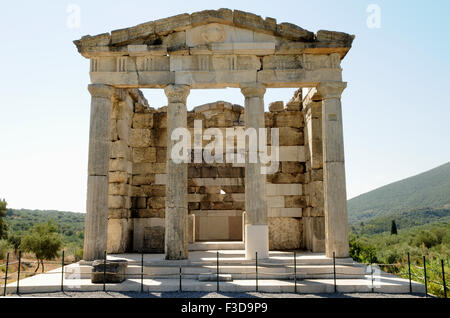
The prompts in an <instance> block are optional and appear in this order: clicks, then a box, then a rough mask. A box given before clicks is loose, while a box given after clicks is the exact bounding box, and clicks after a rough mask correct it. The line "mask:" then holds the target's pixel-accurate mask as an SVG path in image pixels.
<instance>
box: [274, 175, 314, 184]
mask: <svg viewBox="0 0 450 318" xmlns="http://www.w3.org/2000/svg"><path fill="white" fill-rule="evenodd" d="M267 181H269V182H271V183H277V184H285V183H304V182H305V175H304V174H303V173H295V174H292V173H280V172H278V173H276V174H271V175H267Z"/></svg>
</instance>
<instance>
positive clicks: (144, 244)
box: [133, 218, 165, 252]
mask: <svg viewBox="0 0 450 318" xmlns="http://www.w3.org/2000/svg"><path fill="white" fill-rule="evenodd" d="M164 227H165V225H164V219H163V218H139V219H135V220H134V234H133V251H135V252H155V251H159V252H161V248H162V250H164ZM152 228H153V230H152Z"/></svg>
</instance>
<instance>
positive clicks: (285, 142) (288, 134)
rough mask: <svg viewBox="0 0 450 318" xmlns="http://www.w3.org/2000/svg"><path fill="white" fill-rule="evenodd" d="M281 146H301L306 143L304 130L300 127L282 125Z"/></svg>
mask: <svg viewBox="0 0 450 318" xmlns="http://www.w3.org/2000/svg"><path fill="white" fill-rule="evenodd" d="M279 134H280V135H279V136H280V146H297V145H298V146H301V145H303V144H304V138H303V131H302V130H301V129H300V128H292V127H280V128H279Z"/></svg>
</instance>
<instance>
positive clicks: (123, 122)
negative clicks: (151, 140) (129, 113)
mask: <svg viewBox="0 0 450 318" xmlns="http://www.w3.org/2000/svg"><path fill="white" fill-rule="evenodd" d="M130 127H131V120H129V119H118V120H117V123H116V128H117V135H118V138H119V139H120V140H123V141H124V142H125V143H128V139H129V134H130Z"/></svg>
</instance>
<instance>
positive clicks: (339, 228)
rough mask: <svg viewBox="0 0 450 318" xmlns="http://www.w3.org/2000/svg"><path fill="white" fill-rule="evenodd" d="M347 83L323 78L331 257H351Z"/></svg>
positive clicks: (327, 240)
mask: <svg viewBox="0 0 450 318" xmlns="http://www.w3.org/2000/svg"><path fill="white" fill-rule="evenodd" d="M345 87H346V83H343V82H323V83H321V84H320V85H319V86H318V87H317V90H318V92H319V94H320V95H321V97H322V107H323V113H322V139H323V177H324V199H325V207H324V209H325V251H326V255H327V257H332V256H333V252H335V253H336V257H348V255H349V238H348V217H347V192H346V185H345V167H344V136H343V129H342V108H341V94H342V91H343V90H344V88H345Z"/></svg>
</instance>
